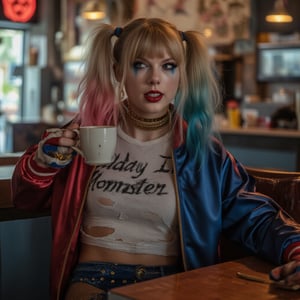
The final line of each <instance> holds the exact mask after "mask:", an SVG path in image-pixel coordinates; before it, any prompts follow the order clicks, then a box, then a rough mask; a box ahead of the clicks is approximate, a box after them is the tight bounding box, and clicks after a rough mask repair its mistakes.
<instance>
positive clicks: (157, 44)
mask: <svg viewBox="0 0 300 300" xmlns="http://www.w3.org/2000/svg"><path fill="white" fill-rule="evenodd" d="M178 34H179V33H178ZM130 45H131V47H130V46H129V47H128V48H131V49H127V50H128V53H131V55H130V57H129V61H130V63H133V62H134V61H135V60H136V59H137V58H142V57H146V56H148V57H154V56H157V57H162V56H163V55H164V54H165V52H167V53H168V54H169V55H170V57H171V58H172V59H174V60H175V61H176V63H177V64H181V63H182V61H183V45H182V43H181V42H180V41H179V40H178V37H177V36H176V35H175V33H174V32H173V31H169V32H167V33H166V31H161V30H158V28H154V30H151V27H150V28H149V27H147V28H143V29H141V30H140V32H139V34H137V35H135V38H134V40H132V41H130Z"/></svg>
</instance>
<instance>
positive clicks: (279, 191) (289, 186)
mask: <svg viewBox="0 0 300 300" xmlns="http://www.w3.org/2000/svg"><path fill="white" fill-rule="evenodd" d="M246 170H247V172H248V174H249V175H252V176H253V177H254V178H255V180H256V191H257V192H259V193H263V194H266V195H268V196H270V197H271V198H273V199H274V200H275V201H276V202H277V203H278V204H279V205H280V206H281V207H282V208H283V209H284V210H285V211H286V212H287V213H288V214H289V215H290V216H292V217H293V218H294V219H295V220H296V221H297V222H298V223H300V172H285V171H277V170H270V169H259V168H250V167H246Z"/></svg>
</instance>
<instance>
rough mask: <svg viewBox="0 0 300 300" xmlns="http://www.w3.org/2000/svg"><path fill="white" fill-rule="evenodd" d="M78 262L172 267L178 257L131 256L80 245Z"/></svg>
mask: <svg viewBox="0 0 300 300" xmlns="http://www.w3.org/2000/svg"><path fill="white" fill-rule="evenodd" d="M79 261H80V262H91V261H98V262H112V263H119V264H133V265H145V266H169V265H170V266H171V265H173V266H174V265H177V264H178V257H177V256H162V255H151V254H133V253H127V252H123V251H118V250H111V249H106V248H103V247H97V246H92V245H87V244H81V250H80V256H79Z"/></svg>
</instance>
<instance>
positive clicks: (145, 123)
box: [124, 101, 171, 130]
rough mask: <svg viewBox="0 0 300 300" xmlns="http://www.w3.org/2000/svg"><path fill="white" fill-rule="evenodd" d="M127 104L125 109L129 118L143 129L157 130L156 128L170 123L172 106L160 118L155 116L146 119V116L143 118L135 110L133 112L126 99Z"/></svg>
mask: <svg viewBox="0 0 300 300" xmlns="http://www.w3.org/2000/svg"><path fill="white" fill-rule="evenodd" d="M124 104H125V111H126V114H127V116H128V117H129V119H130V120H131V121H132V122H133V124H134V125H135V126H136V127H138V128H141V129H145V130H155V129H160V128H162V127H164V126H166V125H167V124H169V123H170V120H171V118H170V107H169V109H168V111H167V112H166V113H165V114H164V115H163V116H162V117H159V118H153V119H146V118H141V117H139V116H138V115H137V114H136V113H135V112H133V111H132V110H131V109H130V107H129V105H128V102H127V101H124Z"/></svg>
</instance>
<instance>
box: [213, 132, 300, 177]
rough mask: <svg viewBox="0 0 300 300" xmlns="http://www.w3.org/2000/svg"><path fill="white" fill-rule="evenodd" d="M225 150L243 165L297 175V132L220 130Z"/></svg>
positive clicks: (299, 144)
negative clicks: (295, 173)
mask: <svg viewBox="0 0 300 300" xmlns="http://www.w3.org/2000/svg"><path fill="white" fill-rule="evenodd" d="M219 133H220V135H221V140H222V142H223V143H224V145H225V147H226V148H227V149H228V150H229V151H230V152H231V153H232V154H233V155H234V156H235V157H236V158H237V159H238V160H239V161H241V162H242V163H243V164H244V165H246V166H250V167H258V168H270V169H278V170H284V171H291V172H298V171H300V130H290V129H268V128H259V127H257V128H256V127H249V128H237V129H235V128H220V129H219Z"/></svg>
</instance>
